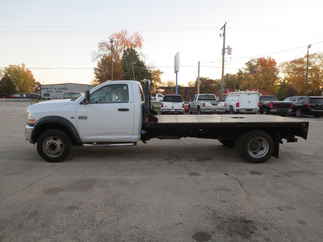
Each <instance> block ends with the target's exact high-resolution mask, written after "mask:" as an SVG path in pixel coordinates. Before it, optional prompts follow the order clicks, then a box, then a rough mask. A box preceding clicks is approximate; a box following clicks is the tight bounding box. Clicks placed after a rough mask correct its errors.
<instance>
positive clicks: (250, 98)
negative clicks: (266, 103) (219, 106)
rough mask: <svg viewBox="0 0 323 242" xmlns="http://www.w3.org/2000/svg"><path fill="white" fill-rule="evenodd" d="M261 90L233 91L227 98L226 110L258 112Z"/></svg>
mask: <svg viewBox="0 0 323 242" xmlns="http://www.w3.org/2000/svg"><path fill="white" fill-rule="evenodd" d="M259 96H260V94H259V92H256V91H240V92H231V93H229V94H228V95H227V97H226V99H225V107H226V111H227V112H229V113H257V112H258V110H259V107H258V103H259Z"/></svg>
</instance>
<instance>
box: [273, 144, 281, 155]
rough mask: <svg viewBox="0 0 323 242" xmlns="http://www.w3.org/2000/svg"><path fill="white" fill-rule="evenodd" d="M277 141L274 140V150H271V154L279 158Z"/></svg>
mask: <svg viewBox="0 0 323 242" xmlns="http://www.w3.org/2000/svg"><path fill="white" fill-rule="evenodd" d="M279 145H280V143H279V141H277V140H275V141H274V151H273V156H274V157H276V158H279Z"/></svg>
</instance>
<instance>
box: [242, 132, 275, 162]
mask: <svg viewBox="0 0 323 242" xmlns="http://www.w3.org/2000/svg"><path fill="white" fill-rule="evenodd" d="M237 148H238V152H239V154H240V155H241V156H242V158H244V159H245V160H247V161H250V162H252V163H261V162H265V161H267V160H268V159H270V157H271V156H272V154H273V151H274V141H273V139H272V137H271V136H270V135H269V134H267V133H266V132H264V131H262V130H254V131H250V132H248V133H246V134H243V135H242V136H241V137H240V138H239V139H238V141H237Z"/></svg>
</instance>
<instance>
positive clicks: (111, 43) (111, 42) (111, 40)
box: [110, 38, 113, 80]
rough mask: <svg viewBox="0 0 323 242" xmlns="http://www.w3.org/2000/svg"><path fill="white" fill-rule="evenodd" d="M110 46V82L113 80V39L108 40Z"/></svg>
mask: <svg viewBox="0 0 323 242" xmlns="http://www.w3.org/2000/svg"><path fill="white" fill-rule="evenodd" d="M110 45H111V80H113V38H111V39H110Z"/></svg>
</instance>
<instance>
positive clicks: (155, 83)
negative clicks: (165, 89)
mask: <svg viewBox="0 0 323 242" xmlns="http://www.w3.org/2000/svg"><path fill="white" fill-rule="evenodd" d="M149 71H150V79H151V83H152V89H153V90H152V91H153V93H155V92H156V90H157V89H158V87H160V86H161V85H162V81H161V75H162V74H163V73H162V72H161V71H160V70H159V69H150V70H149Z"/></svg>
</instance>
